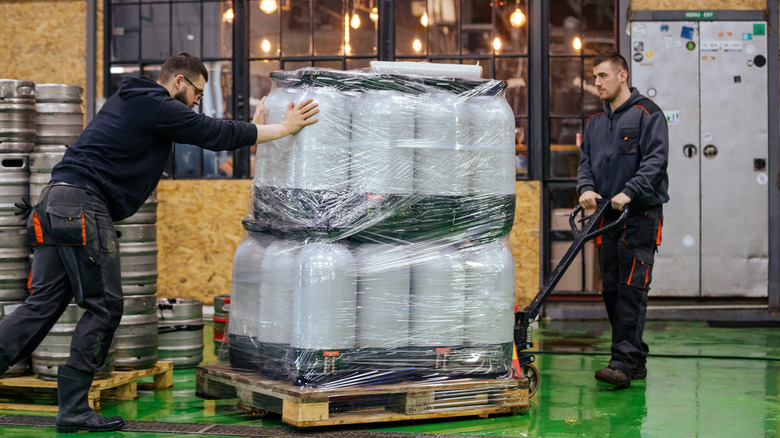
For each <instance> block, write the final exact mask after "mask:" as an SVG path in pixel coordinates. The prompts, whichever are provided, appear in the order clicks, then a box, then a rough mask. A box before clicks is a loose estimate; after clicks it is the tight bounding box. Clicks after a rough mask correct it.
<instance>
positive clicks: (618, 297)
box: [597, 206, 663, 376]
mask: <svg viewBox="0 0 780 438" xmlns="http://www.w3.org/2000/svg"><path fill="white" fill-rule="evenodd" d="M629 207H630V206H629ZM618 214H619V212H610V213H609V214H608V215H607V217H606V218H605V223H608V222H610V221H611V220H615V219H616V217H617V215H618ZM662 223H663V211H662V209H661V207H657V208H653V209H649V210H642V211H630V213H629V216H628V218H626V220H625V223H624V224H623V226H618V227H616V228H615V229H613V230H612V231H609V232H607V233H605V234H603V235H602V236H601V239H600V241H601V243H600V245H599V265H600V268H601V277H602V298H603V300H604V306H605V307H606V309H607V316H608V317H609V322H610V324H611V325H612V347H611V353H612V358H611V359H610V361H609V367H610V368H613V369H619V370H621V371H624V372H625V373H626V374H628V375H629V376H630V375H631V374H632V370H633V369H635V368H636V367H637V366H640V365H644V364H645V362H646V360H647V354H648V352H649V348H648V346H647V344H646V343H645V342H644V341H643V340H642V334H643V332H644V328H645V314H646V313H647V293H648V291H649V289H650V283H651V281H652V277H653V260H654V258H655V252H656V250H657V248H658V245H660V243H661V226H662ZM597 244H598V242H597Z"/></svg>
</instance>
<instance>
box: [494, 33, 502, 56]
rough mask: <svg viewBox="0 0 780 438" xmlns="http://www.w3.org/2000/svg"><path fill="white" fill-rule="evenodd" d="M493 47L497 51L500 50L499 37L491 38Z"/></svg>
mask: <svg viewBox="0 0 780 438" xmlns="http://www.w3.org/2000/svg"><path fill="white" fill-rule="evenodd" d="M493 49H494V50H495V51H496V52H498V51H499V50H501V38H499V37H495V38H494V39H493Z"/></svg>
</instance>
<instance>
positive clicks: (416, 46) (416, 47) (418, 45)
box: [412, 38, 422, 52]
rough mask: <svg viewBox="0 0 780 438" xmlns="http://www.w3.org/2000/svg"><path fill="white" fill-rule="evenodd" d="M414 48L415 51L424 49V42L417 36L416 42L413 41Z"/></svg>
mask: <svg viewBox="0 0 780 438" xmlns="http://www.w3.org/2000/svg"><path fill="white" fill-rule="evenodd" d="M412 48H413V49H414V51H415V52H419V51H420V50H422V42H421V41H420V40H419V39H418V38H415V39H414V42H413V43H412Z"/></svg>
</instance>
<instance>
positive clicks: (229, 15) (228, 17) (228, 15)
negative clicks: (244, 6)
mask: <svg viewBox="0 0 780 438" xmlns="http://www.w3.org/2000/svg"><path fill="white" fill-rule="evenodd" d="M222 21H224V22H225V23H232V22H233V9H228V10H227V11H225V13H224V14H222Z"/></svg>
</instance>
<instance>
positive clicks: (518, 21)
mask: <svg viewBox="0 0 780 438" xmlns="http://www.w3.org/2000/svg"><path fill="white" fill-rule="evenodd" d="M509 23H510V24H511V25H512V26H514V27H523V25H524V24H525V14H524V13H523V11H521V10H520V8H517V9H515V11H514V12H512V15H510V16H509Z"/></svg>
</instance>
